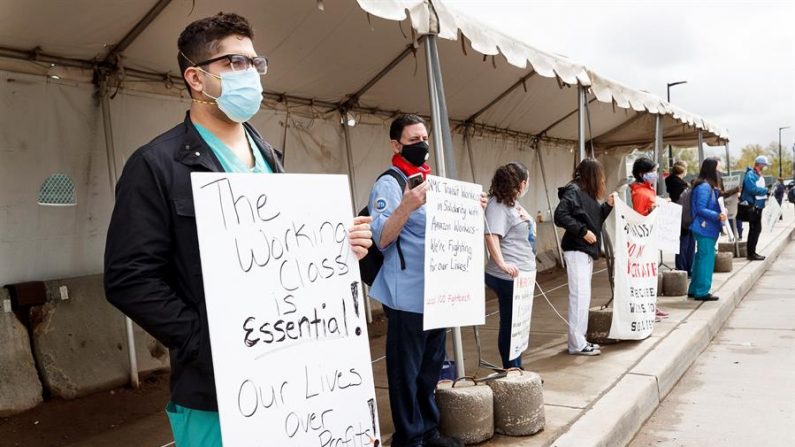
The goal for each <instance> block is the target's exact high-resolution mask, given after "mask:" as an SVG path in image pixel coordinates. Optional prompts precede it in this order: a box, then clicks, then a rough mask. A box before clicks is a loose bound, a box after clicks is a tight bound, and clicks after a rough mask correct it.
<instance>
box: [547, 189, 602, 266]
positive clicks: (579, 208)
mask: <svg viewBox="0 0 795 447" xmlns="http://www.w3.org/2000/svg"><path fill="white" fill-rule="evenodd" d="M558 198H559V199H560V203H558V207H557V208H555V225H557V226H559V227H561V228H563V229H564V230H566V232H565V233H564V234H563V239H561V241H560V247H561V248H562V249H563V250H564V251H581V252H583V253H586V254H588V255H590V256H591V257H592V258H594V259H597V258H598V257H599V247H600V246H601V243H602V224H603V223H604V221H605V219H607V216H608V215H609V214H610V212H611V211H612V210H613V207H612V206H610V205H608V204H607V203H603V204H601V205H600V204H599V202H597V201H596V200H595V199H594V198H592V197H591V196H589V195H588V194H586V193H585V192H583V191H581V190H580V188H579V186H577V184H576V183H574V182H572V183H569V184H568V185H566V186H564V187H562V188H558ZM588 230H591V232H592V233H593V234H594V235H596V243H595V244H589V243H588V242H585V239H583V236H585V234H586V233H587V232H588Z"/></svg>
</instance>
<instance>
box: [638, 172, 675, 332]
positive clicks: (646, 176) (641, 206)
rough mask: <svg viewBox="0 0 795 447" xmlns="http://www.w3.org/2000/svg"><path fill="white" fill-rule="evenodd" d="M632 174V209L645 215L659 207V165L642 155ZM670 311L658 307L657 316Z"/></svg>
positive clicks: (665, 315) (662, 315)
mask: <svg viewBox="0 0 795 447" xmlns="http://www.w3.org/2000/svg"><path fill="white" fill-rule="evenodd" d="M632 176H633V177H635V183H633V184H632V185H630V188H631V189H632V209H634V210H635V211H637V212H638V214H641V215H643V216H648V215H649V213H651V212H652V210H654V208H656V207H657V199H658V197H657V192H656V191H655V190H654V186H655V185H656V183H657V165H656V164H655V163H654V162H653V161H651V160H649V159H648V158H646V157H640V158H638V159H637V160H635V163H634V164H633V165H632ZM667 316H668V312H665V311H663V310H662V309H660V308H659V307H658V308H657V317H667Z"/></svg>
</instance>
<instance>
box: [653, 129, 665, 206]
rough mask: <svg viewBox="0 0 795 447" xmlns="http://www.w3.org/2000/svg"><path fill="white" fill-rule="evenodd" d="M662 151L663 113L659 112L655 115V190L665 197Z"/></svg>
mask: <svg viewBox="0 0 795 447" xmlns="http://www.w3.org/2000/svg"><path fill="white" fill-rule="evenodd" d="M662 152H663V134H662V115H660V114H659V113H658V114H656V115H654V163H656V164H657V180H656V181H655V185H654V190H655V191H657V195H659V196H661V197H665V195H666V191H665V182H661V181H660V179H661V178H662V171H663V168H662Z"/></svg>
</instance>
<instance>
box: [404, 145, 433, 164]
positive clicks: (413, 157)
mask: <svg viewBox="0 0 795 447" xmlns="http://www.w3.org/2000/svg"><path fill="white" fill-rule="evenodd" d="M400 155H402V156H403V158H405V159H406V160H408V162H409V163H411V164H413V165H414V166H417V167H420V166H422V165H423V164H424V163H425V160H427V159H428V142H427V141H420V142H418V143H414V144H405V145H403V148H402V149H401V150H400Z"/></svg>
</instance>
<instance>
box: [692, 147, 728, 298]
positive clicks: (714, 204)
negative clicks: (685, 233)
mask: <svg viewBox="0 0 795 447" xmlns="http://www.w3.org/2000/svg"><path fill="white" fill-rule="evenodd" d="M719 168H720V160H718V159H717V158H708V159H706V160H704V163H702V164H701V172H700V173H699V174H698V180H696V183H695V186H694V187H693V193H692V195H691V198H690V200H692V203H691V207H690V212H691V214H692V215H693V222H691V223H690V231H691V232H692V233H693V236H694V237H695V239H696V256H695V259H694V260H693V279H692V280H691V281H690V287H689V289H688V291H687V296H689V297H690V298H695V299H697V300H700V301H716V300H717V299H718V297H717V296H715V295H712V294H711V293H710V292H709V290H710V289H711V288H712V273H713V271H714V269H715V243H716V242H717V241H718V235H720V230H721V226H722V225H723V222H725V221H726V214H724V213H723V212H722V211H721V208H720V204H719V203H718V197H719V194H720V190H719V189H718V172H719Z"/></svg>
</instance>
